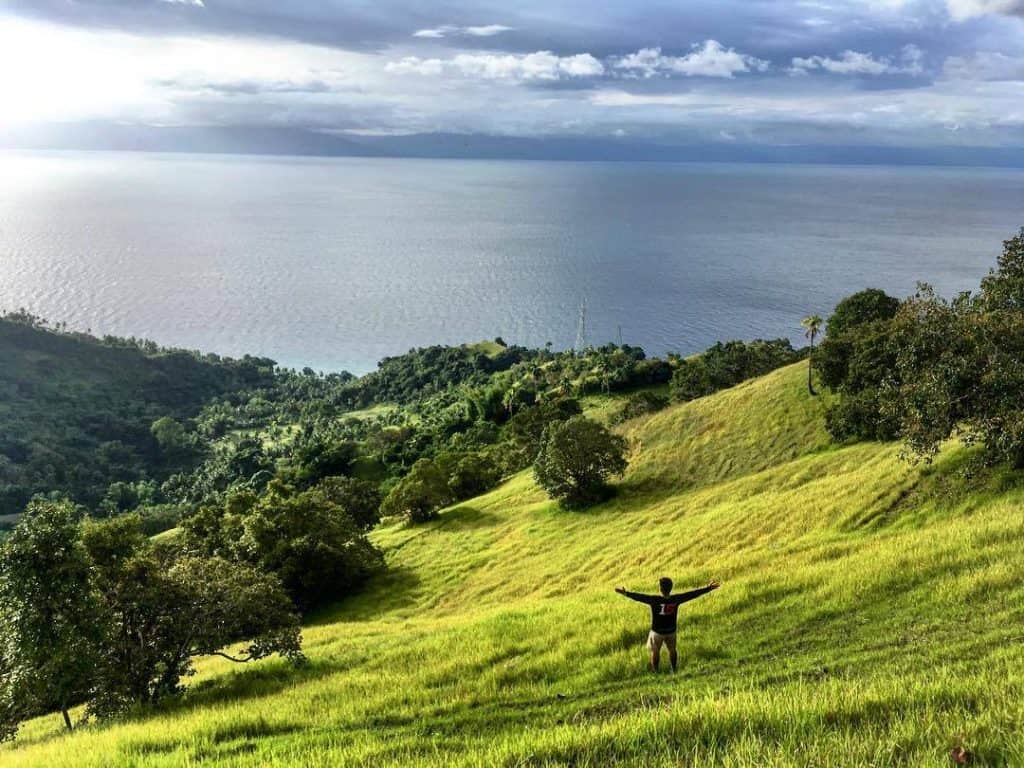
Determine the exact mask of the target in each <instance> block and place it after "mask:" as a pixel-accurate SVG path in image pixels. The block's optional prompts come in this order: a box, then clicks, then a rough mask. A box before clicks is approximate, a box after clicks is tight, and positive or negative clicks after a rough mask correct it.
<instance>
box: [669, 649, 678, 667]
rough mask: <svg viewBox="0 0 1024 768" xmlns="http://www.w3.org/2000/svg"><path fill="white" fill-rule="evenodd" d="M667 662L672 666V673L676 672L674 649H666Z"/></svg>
mask: <svg viewBox="0 0 1024 768" xmlns="http://www.w3.org/2000/svg"><path fill="white" fill-rule="evenodd" d="M668 660H669V663H670V664H671V665H672V671H673V672H675V671H676V649H675V648H669V649H668Z"/></svg>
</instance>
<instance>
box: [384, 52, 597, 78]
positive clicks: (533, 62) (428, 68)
mask: <svg viewBox="0 0 1024 768" xmlns="http://www.w3.org/2000/svg"><path fill="white" fill-rule="evenodd" d="M385 69H386V70H387V71H388V72H393V73H395V74H403V75H407V74H415V75H427V76H437V75H441V74H445V73H451V74H454V75H462V76H463V77H472V78H478V79H481V80H559V79H562V78H572V77H597V76H599V75H602V74H604V65H603V64H602V63H601V62H600V61H598V60H597V59H595V58H594V57H593V56H591V55H590V54H589V53H579V54H576V55H575V56H556V55H555V54H554V53H552V52H551V51H537V52H535V53H526V54H514V53H509V54H495V53H460V54H459V55H457V56H455V57H454V58H452V59H447V60H442V59H421V58H419V57H418V56H406V57H405V58H404V59H400V60H399V61H392V62H389V63H388V64H387V65H386V66H385Z"/></svg>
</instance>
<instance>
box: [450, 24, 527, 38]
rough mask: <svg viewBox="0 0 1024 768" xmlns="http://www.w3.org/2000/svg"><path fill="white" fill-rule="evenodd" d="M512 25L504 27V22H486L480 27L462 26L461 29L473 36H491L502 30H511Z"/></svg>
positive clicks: (498, 33)
mask: <svg viewBox="0 0 1024 768" xmlns="http://www.w3.org/2000/svg"><path fill="white" fill-rule="evenodd" d="M513 29H514V27H506V26H505V25H504V24H486V25H484V26H482V27H463V28H462V31H463V32H465V33H466V34H467V35H472V36H473V37H493V36H494V35H500V34H501V33H502V32H511V31H512V30H513Z"/></svg>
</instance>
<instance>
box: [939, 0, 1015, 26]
mask: <svg viewBox="0 0 1024 768" xmlns="http://www.w3.org/2000/svg"><path fill="white" fill-rule="evenodd" d="M946 7H947V8H948V9H949V15H950V16H952V17H953V19H954V20H956V21H964V20H966V19H970V18H973V17H975V16H987V15H990V14H992V15H1002V16H1024V0H946Z"/></svg>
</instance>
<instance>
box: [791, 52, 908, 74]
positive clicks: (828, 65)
mask: <svg viewBox="0 0 1024 768" xmlns="http://www.w3.org/2000/svg"><path fill="white" fill-rule="evenodd" d="M923 61H924V52H923V51H922V50H921V49H920V48H918V47H917V46H916V45H906V46H904V47H903V50H902V51H901V52H900V57H899V59H898V60H897V61H893V60H892V59H890V58H884V57H883V58H876V57H875V56H873V55H872V54H870V53H861V52H859V51H843V52H842V53H841V54H839V58H837V59H834V58H831V57H829V56H808V57H806V58H802V57H799V56H797V57H796V58H794V59H793V61H792V62H791V64H790V68H789V73H790V74H791V75H806V74H807V73H808V72H811V71H814V70H821V71H824V72H830V73H832V74H834V75H914V76H916V75H921V74H924V64H923Z"/></svg>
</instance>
